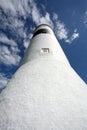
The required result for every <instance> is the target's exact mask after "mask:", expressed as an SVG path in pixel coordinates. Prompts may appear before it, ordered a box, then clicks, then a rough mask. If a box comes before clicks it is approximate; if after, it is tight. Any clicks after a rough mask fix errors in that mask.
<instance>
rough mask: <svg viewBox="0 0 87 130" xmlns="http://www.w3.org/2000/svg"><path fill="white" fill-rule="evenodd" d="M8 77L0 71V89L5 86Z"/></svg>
mask: <svg viewBox="0 0 87 130" xmlns="http://www.w3.org/2000/svg"><path fill="white" fill-rule="evenodd" d="M8 80H9V79H8V78H6V77H5V75H4V74H3V73H0V90H1V89H2V88H3V87H5V85H6V84H7V82H8Z"/></svg>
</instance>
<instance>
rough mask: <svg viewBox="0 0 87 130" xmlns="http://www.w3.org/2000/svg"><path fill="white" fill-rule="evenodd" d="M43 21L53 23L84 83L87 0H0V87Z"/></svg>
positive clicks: (85, 77)
mask: <svg viewBox="0 0 87 130" xmlns="http://www.w3.org/2000/svg"><path fill="white" fill-rule="evenodd" d="M42 23H46V24H49V25H51V26H52V27H53V29H54V32H55V35H56V37H57V39H58V40H59V42H60V45H61V47H62V48H63V50H64V52H65V54H66V56H67V58H68V60H69V62H70V64H71V66H72V67H73V68H74V70H75V71H76V72H77V73H78V74H79V75H80V77H81V78H82V79H83V80H84V81H85V82H86V83H87V36H86V35H87V0H84V1H82V0H66V1H64V0H55V1H54V0H43V1H42V0H0V89H2V88H3V87H5V86H6V84H7V81H8V80H9V79H10V78H11V76H12V75H13V74H14V73H15V71H16V69H17V68H18V67H19V64H20V61H21V59H22V57H23V55H24V53H25V51H26V48H27V47H28V45H29V42H30V39H31V37H32V32H33V31H34V29H35V27H36V26H37V25H39V24H42Z"/></svg>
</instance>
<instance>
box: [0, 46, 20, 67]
mask: <svg viewBox="0 0 87 130" xmlns="http://www.w3.org/2000/svg"><path fill="white" fill-rule="evenodd" d="M12 49H13V50H12V51H11V50H10V49H9V48H8V47H7V46H4V45H3V46H0V63H4V64H6V65H18V64H19V62H20V60H21V57H20V56H19V55H18V54H17V52H18V51H19V50H18V49H16V48H15V47H12Z"/></svg>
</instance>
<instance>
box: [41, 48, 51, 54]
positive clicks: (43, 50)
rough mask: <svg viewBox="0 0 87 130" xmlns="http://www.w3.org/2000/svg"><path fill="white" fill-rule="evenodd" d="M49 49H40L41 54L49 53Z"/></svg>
mask: <svg viewBox="0 0 87 130" xmlns="http://www.w3.org/2000/svg"><path fill="white" fill-rule="evenodd" d="M49 52H50V49H49V48H42V49H41V53H49Z"/></svg>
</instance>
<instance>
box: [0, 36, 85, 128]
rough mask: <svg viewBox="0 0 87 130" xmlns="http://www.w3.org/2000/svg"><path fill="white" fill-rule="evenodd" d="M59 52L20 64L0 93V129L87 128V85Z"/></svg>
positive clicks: (60, 51)
mask: <svg viewBox="0 0 87 130" xmlns="http://www.w3.org/2000/svg"><path fill="white" fill-rule="evenodd" d="M38 36H39V35H38ZM36 37H37V36H36ZM41 37H42V36H41ZM39 38H40V37H39ZM37 39H38V37H37ZM33 44H34V43H33ZM38 44H40V43H38ZM41 44H42V43H41ZM54 44H55V43H54ZM47 45H49V44H47ZM32 46H33V45H32ZM41 47H42V46H41ZM58 53H61V55H62V56H61V55H60V56H59V59H57V58H56V57H55V56H50V55H48V56H46V55H40V57H38V58H37V56H36V59H35V57H34V56H33V54H32V53H31V54H30V55H31V56H32V58H33V59H31V60H30V61H28V62H27V63H26V64H24V65H22V66H21V67H20V68H19V70H18V71H17V72H16V74H15V75H14V76H13V78H12V80H11V81H10V82H9V83H8V85H7V88H6V89H5V90H4V91H3V92H2V93H1V94H0V130H87V86H86V84H85V83H84V82H83V81H82V80H81V79H80V77H79V76H78V75H77V74H76V73H75V72H74V70H73V69H72V68H71V67H70V65H69V64H68V62H67V60H66V59H64V55H63V53H62V50H59V52H58ZM60 57H61V58H63V59H64V60H63V61H62V59H61V58H60ZM65 61H66V62H65Z"/></svg>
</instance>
